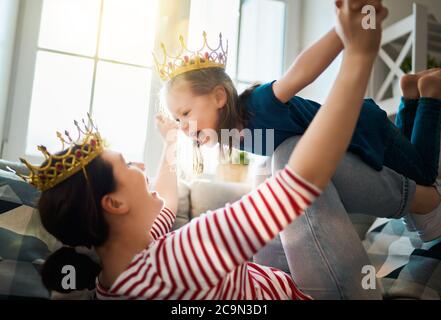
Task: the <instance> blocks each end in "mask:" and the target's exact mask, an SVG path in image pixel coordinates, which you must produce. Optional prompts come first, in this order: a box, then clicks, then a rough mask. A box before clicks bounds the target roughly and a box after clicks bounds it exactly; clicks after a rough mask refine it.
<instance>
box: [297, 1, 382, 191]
mask: <svg viewBox="0 0 441 320" xmlns="http://www.w3.org/2000/svg"><path fill="white" fill-rule="evenodd" d="M337 2H338V3H339V4H340V7H339V9H338V10H337V15H338V21H339V24H338V32H339V36H340V37H341V38H342V41H343V43H344V45H345V53H344V58H343V62H342V65H341V68H340V72H339V74H338V76H337V80H336V82H335V84H334V86H333V88H332V90H331V92H330V94H329V96H328V98H327V99H326V102H325V103H324V105H323V106H322V107H321V108H320V110H319V112H318V113H317V115H316V116H315V118H314V120H313V121H312V123H311V124H310V126H309V127H308V129H307V130H306V132H305V134H304V135H303V137H302V139H301V140H300V141H299V143H298V144H297V146H296V148H295V150H294V152H293V154H292V155H291V157H290V159H289V166H290V167H291V168H292V169H293V170H294V171H295V172H297V173H298V174H300V175H301V176H302V177H303V178H305V179H306V180H308V181H310V182H311V183H313V184H314V185H316V186H318V187H319V188H324V187H325V186H326V185H327V183H328V182H329V179H330V178H331V176H332V175H333V174H334V172H335V169H336V167H337V165H338V163H339V162H340V160H341V158H342V157H343V155H344V153H345V152H346V150H347V148H348V145H349V142H350V140H351V138H352V135H353V132H354V128H355V125H356V122H357V120H358V116H359V114H360V109H361V105H362V99H363V97H364V94H365V92H366V87H367V83H368V79H369V76H370V73H371V69H372V65H373V63H374V60H375V58H376V55H377V54H378V50H379V46H380V41H381V32H382V28H381V24H382V21H383V20H384V19H385V18H386V16H387V14H388V12H387V9H386V8H384V7H382V6H381V1H380V0H365V1H363V0H346V1H337ZM366 4H371V5H374V6H375V7H376V9H377V10H376V20H377V25H376V29H363V28H362V20H363V17H364V15H363V14H362V7H363V6H364V5H366Z"/></svg>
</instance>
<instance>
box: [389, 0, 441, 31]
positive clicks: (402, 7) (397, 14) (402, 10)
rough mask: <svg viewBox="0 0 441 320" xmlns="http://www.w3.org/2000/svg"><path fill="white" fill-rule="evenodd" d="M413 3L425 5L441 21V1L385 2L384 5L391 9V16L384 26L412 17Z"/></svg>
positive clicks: (400, 0)
mask: <svg viewBox="0 0 441 320" xmlns="http://www.w3.org/2000/svg"><path fill="white" fill-rule="evenodd" d="M413 3H418V4H421V5H424V6H425V7H427V8H428V11H429V13H432V14H433V15H434V16H435V18H436V19H437V20H438V21H441V1H440V0H383V4H384V5H385V6H386V7H388V8H389V16H388V17H387V19H386V21H385V22H384V25H385V26H389V25H391V24H393V23H394V22H397V21H398V20H400V19H402V18H405V17H407V16H408V15H410V14H411V13H412V4H413Z"/></svg>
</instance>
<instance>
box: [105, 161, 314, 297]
mask: <svg viewBox="0 0 441 320" xmlns="http://www.w3.org/2000/svg"><path fill="white" fill-rule="evenodd" d="M319 194H320V190H319V189H318V188H317V187H315V186H314V185H312V184H311V183H309V182H307V181H306V180H305V179H303V178H301V177H300V176H299V175H297V174H295V173H294V172H293V170H292V169H290V168H289V167H288V166H286V167H285V169H283V170H281V171H279V172H278V173H277V174H276V175H275V176H273V177H271V178H269V179H267V180H266V181H265V182H264V183H262V184H261V185H260V186H259V187H258V188H257V189H255V190H253V191H252V192H250V193H249V194H247V195H245V196H243V197H242V198H241V199H240V200H238V201H237V202H234V203H233V204H229V203H227V204H226V206H225V207H224V208H220V209H217V210H215V211H208V212H207V213H205V214H203V215H201V216H199V217H198V218H195V219H193V220H191V221H190V222H189V223H188V224H186V225H185V226H183V227H182V228H180V229H178V230H175V231H173V232H169V231H170V229H171V227H172V225H173V222H174V218H175V215H174V214H173V213H172V212H171V211H170V210H169V209H167V208H164V209H163V210H162V211H161V214H160V215H159V216H158V218H157V220H156V221H155V224H154V226H153V227H152V229H151V234H152V236H153V237H154V241H152V242H151V243H150V245H149V247H148V248H147V249H145V250H143V251H142V252H140V253H139V254H137V255H136V256H135V257H134V258H133V260H132V263H131V264H130V265H129V266H128V267H127V269H126V270H125V271H124V272H123V273H122V274H121V275H120V276H119V277H118V278H117V279H116V281H115V282H114V284H113V285H112V286H111V287H110V288H109V289H108V290H106V289H104V288H103V287H102V286H101V285H100V284H99V282H98V279H97V290H96V294H97V297H98V299H178V300H179V299H185V300H187V299H210V300H214V299H223V300H225V299H232V300H239V299H309V298H310V297H308V296H306V295H305V294H303V293H302V292H300V291H299V290H298V289H297V288H296V286H295V284H294V282H293V280H292V279H291V277H290V276H289V275H288V274H286V273H284V272H282V271H280V270H277V269H275V268H270V267H265V266H261V265H258V264H255V263H250V262H248V261H247V260H248V259H249V258H251V257H252V256H253V254H255V253H256V252H257V251H258V250H259V249H260V248H262V247H263V246H264V245H265V244H266V243H267V242H269V241H270V240H272V239H273V238H274V237H275V236H276V235H277V234H278V233H279V232H280V231H282V230H283V229H284V228H285V227H286V226H287V225H288V224H290V223H291V222H292V221H293V220H294V219H295V218H296V217H297V216H299V215H300V214H302V213H303V212H304V210H305V209H306V208H307V207H308V206H309V205H310V204H311V203H312V201H313V200H314V199H315V198H316V197H317V196H318V195H319Z"/></svg>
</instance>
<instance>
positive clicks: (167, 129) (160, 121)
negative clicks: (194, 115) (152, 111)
mask: <svg viewBox="0 0 441 320" xmlns="http://www.w3.org/2000/svg"><path fill="white" fill-rule="evenodd" d="M155 120H156V127H157V128H158V130H159V133H160V134H161V136H162V139H163V140H164V141H165V142H174V141H175V140H176V137H177V132H178V129H179V128H178V123H177V122H176V121H175V120H173V119H170V118H169V117H167V116H166V115H164V114H163V113H158V114H157V115H156V119H155Z"/></svg>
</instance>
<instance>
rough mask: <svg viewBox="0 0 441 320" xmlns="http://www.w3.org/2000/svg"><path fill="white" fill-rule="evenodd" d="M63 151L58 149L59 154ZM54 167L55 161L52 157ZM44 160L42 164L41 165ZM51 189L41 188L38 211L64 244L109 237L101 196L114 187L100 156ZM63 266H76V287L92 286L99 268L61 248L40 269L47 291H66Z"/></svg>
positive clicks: (87, 244) (83, 243)
mask: <svg viewBox="0 0 441 320" xmlns="http://www.w3.org/2000/svg"><path fill="white" fill-rule="evenodd" d="M65 152H66V151H62V152H59V153H58V155H62V154H64V153H65ZM52 161H53V163H52V165H53V166H55V165H56V163H57V161H59V160H52ZM43 165H45V163H43V164H42V166H43ZM85 171H86V173H87V179H86V176H85V173H84V172H83V170H80V171H78V172H77V173H75V174H74V175H72V176H71V177H69V178H68V179H66V180H64V181H63V182H61V183H59V184H57V185H56V186H54V187H53V188H51V189H48V190H46V191H43V192H42V194H41V196H40V200H39V203H38V210H39V213H40V218H41V222H42V224H43V226H44V227H45V228H46V230H47V231H48V232H49V233H50V234H52V235H53V236H54V237H55V238H57V239H58V240H59V241H61V242H62V243H63V244H64V245H67V246H71V247H78V246H84V247H87V248H92V247H96V246H100V245H102V244H103V243H104V242H105V241H106V240H107V238H108V235H109V225H108V223H107V221H106V219H105V217H104V213H103V209H102V207H101V199H102V197H103V196H105V195H106V194H109V193H111V192H113V191H115V189H116V181H115V179H114V176H113V169H112V165H111V164H110V163H108V162H106V161H105V160H104V159H103V158H102V157H101V156H98V157H96V158H95V159H94V160H92V161H91V162H90V163H89V164H88V165H86V167H85ZM66 265H71V266H73V267H74V268H75V276H76V286H75V287H76V288H75V289H76V290H83V289H92V288H94V287H95V282H94V281H95V277H96V276H97V275H98V274H99V272H100V270H101V267H100V266H99V265H98V264H97V263H95V262H94V261H93V260H92V259H91V258H89V257H88V256H86V255H84V254H80V253H77V252H76V251H75V249H73V248H69V247H63V248H61V249H59V250H57V251H56V252H55V253H53V254H52V255H50V256H49V257H48V259H47V260H46V262H45V263H44V265H43V269H42V272H41V275H42V280H43V284H44V285H45V286H46V288H48V289H49V290H55V291H59V292H69V291H72V290H66V289H65V288H63V287H62V281H61V279H62V278H63V277H64V276H65V274H63V272H62V269H63V267H64V266H66Z"/></svg>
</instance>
